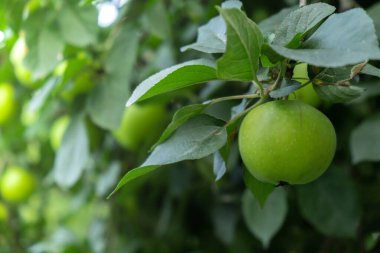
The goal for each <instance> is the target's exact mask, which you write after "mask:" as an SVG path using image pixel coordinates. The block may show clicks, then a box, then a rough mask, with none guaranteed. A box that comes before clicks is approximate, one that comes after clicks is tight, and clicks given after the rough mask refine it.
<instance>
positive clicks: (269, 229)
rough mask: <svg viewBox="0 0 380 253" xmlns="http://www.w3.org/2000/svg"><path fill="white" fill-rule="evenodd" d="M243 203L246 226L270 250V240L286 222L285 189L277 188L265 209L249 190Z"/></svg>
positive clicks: (244, 196)
mask: <svg viewBox="0 0 380 253" xmlns="http://www.w3.org/2000/svg"><path fill="white" fill-rule="evenodd" d="M242 202H243V203H242V204H243V206H242V209H243V217H244V221H245V224H246V225H247V227H248V228H249V230H250V231H251V233H252V234H254V235H255V236H256V237H257V238H258V239H259V240H260V241H261V242H262V244H263V246H264V248H268V247H269V243H270V240H271V239H272V238H273V236H274V235H275V234H276V233H277V232H278V231H279V230H280V228H281V226H282V225H283V223H284V221H285V217H286V213H287V209H288V206H287V202H286V194H285V191H284V189H283V188H277V189H276V190H275V191H273V193H272V194H271V195H270V196H269V198H268V200H267V202H266V203H265V205H264V206H263V207H261V206H260V203H259V202H258V201H257V200H256V199H255V198H254V197H253V195H252V194H251V192H250V191H249V190H246V191H245V192H244V194H243V200H242Z"/></svg>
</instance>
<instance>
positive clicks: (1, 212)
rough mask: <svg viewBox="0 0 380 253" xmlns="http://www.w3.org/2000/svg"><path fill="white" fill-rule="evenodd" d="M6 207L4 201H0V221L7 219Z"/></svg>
mask: <svg viewBox="0 0 380 253" xmlns="http://www.w3.org/2000/svg"><path fill="white" fill-rule="evenodd" d="M8 216H9V214H8V209H7V207H6V206H5V205H4V203H1V202H0V223H2V222H4V221H7V220H8Z"/></svg>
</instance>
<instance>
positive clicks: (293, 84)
mask: <svg viewBox="0 0 380 253" xmlns="http://www.w3.org/2000/svg"><path fill="white" fill-rule="evenodd" d="M300 87H301V84H300V83H299V82H297V81H294V80H289V79H284V80H283V84H282V85H281V87H280V88H279V89H277V90H273V91H271V92H269V96H270V97H272V98H280V97H285V96H287V95H289V94H290V93H292V92H294V91H296V90H298V89H299V88H300Z"/></svg>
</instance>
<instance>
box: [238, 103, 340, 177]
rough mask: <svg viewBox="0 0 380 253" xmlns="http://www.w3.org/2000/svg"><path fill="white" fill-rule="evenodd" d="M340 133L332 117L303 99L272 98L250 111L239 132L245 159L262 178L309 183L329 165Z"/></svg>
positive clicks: (240, 147)
mask: <svg viewBox="0 0 380 253" xmlns="http://www.w3.org/2000/svg"><path fill="white" fill-rule="evenodd" d="M335 148H336V135H335V130H334V127H333V125H332V124H331V122H330V120H329V119H328V118H327V117H326V116H325V115H324V114H323V113H321V112H320V111H318V110H317V109H315V108H314V107H312V106H310V105H307V104H304V103H302V102H299V101H284V100H278V101H272V102H268V103H265V104H263V105H261V106H259V107H257V108H255V109H253V110H252V111H250V112H249V113H248V115H247V116H246V117H245V118H244V120H243V122H242V124H241V127H240V133H239V149H240V154H241V157H242V159H243V162H244V164H245V166H246V167H247V169H248V170H249V171H250V173H251V174H252V175H253V176H254V177H256V178H257V179H258V180H260V181H263V182H268V183H271V184H279V183H289V184H306V183H309V182H311V181H313V180H315V179H316V178H318V177H319V176H321V175H322V173H323V172H324V171H325V170H326V169H327V168H328V167H329V165H330V163H331V161H332V159H333V157H334V153H335Z"/></svg>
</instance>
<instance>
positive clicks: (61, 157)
mask: <svg viewBox="0 0 380 253" xmlns="http://www.w3.org/2000/svg"><path fill="white" fill-rule="evenodd" d="M89 158H90V150H89V140H88V137H87V130H86V124H85V121H84V115H83V114H79V115H76V116H74V117H73V118H72V119H71V121H70V124H69V126H68V128H67V130H66V132H65V134H64V136H63V140H62V144H61V146H60V148H59V150H58V153H57V155H56V157H55V161H54V170H53V175H54V180H55V182H57V184H58V185H59V186H60V187H62V188H69V187H72V186H73V185H74V184H75V183H76V182H77V181H78V180H79V178H80V176H81V175H82V172H83V170H84V168H85V165H86V163H87V161H88V159H89Z"/></svg>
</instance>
